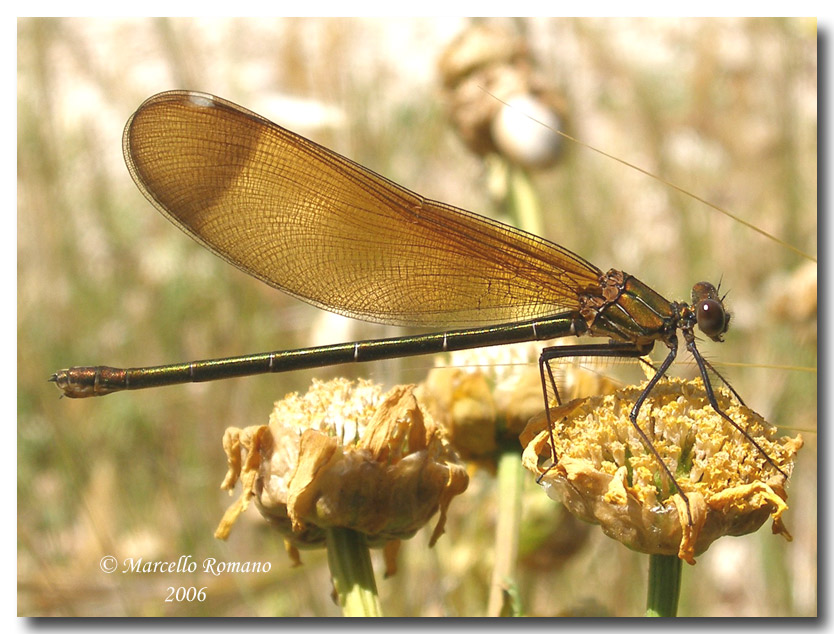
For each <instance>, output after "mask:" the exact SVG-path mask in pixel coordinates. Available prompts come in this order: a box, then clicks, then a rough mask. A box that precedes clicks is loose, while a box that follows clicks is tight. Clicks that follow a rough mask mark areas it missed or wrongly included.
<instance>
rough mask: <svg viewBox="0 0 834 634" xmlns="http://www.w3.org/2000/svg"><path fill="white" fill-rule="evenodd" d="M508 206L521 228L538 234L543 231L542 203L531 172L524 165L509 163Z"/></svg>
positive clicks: (516, 223)
mask: <svg viewBox="0 0 834 634" xmlns="http://www.w3.org/2000/svg"><path fill="white" fill-rule="evenodd" d="M507 169H508V170H509V174H508V175H507V189H508V196H507V198H508V200H507V207H508V209H509V211H510V213H511V214H512V217H513V222H514V223H515V225H516V226H517V227H519V228H520V229H524V231H529V232H530V233H534V234H536V235H541V234H542V233H543V227H542V221H541V215H542V214H541V204H539V196H538V193H537V192H536V188H535V186H534V185H533V181H532V180H530V174H529V173H528V172H527V170H525V169H524V168H523V167H518V166H516V165H511V164H509V163H508V164H507Z"/></svg>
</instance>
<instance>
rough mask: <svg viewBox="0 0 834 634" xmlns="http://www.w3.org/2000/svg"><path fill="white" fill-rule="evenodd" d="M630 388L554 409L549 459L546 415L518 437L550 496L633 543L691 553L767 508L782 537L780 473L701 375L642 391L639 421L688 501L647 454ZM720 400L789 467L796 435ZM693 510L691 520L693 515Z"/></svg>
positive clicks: (749, 523) (756, 523)
mask: <svg viewBox="0 0 834 634" xmlns="http://www.w3.org/2000/svg"><path fill="white" fill-rule="evenodd" d="M642 390H643V387H642V386H632V387H627V388H625V389H622V390H619V391H617V392H616V393H615V394H611V395H608V396H604V397H593V398H589V399H577V400H575V401H572V402H570V403H567V404H566V405H564V406H563V407H561V408H556V409H554V410H552V411H551V415H552V419H553V420H554V422H555V430H554V437H555V442H556V452H557V455H558V458H559V459H558V463H557V464H556V465H555V466H554V467H552V468H549V469H548V468H547V466H543V465H545V464H546V463H548V462H549V460H550V458H551V448H550V444H549V435H548V433H547V430H546V429H545V427H546V418H545V415H544V413H542V414H541V415H540V416H538V417H537V418H536V419H534V420H533V421H531V423H530V425H528V429H526V430H525V432H524V434H523V435H522V443H523V444H525V445H526V448H525V450H524V455H523V458H522V461H523V463H524V465H525V466H526V467H527V468H528V469H529V470H531V471H533V472H534V473H536V474H537V476H539V477H541V482H542V484H543V485H544V486H545V487H546V488H547V489H548V495H550V496H551V497H554V498H556V499H559V500H561V501H562V502H563V503H564V504H565V506H566V507H567V508H568V509H569V510H570V511H571V512H573V513H574V514H575V515H577V516H579V517H581V518H582V519H585V520H587V521H589V522H593V523H598V524H600V525H601V526H602V529H603V531H604V532H605V533H606V534H607V535H608V536H609V537H612V538H614V539H617V540H618V541H621V542H622V543H624V544H626V545H627V546H629V547H630V548H633V549H634V550H638V551H641V552H645V553H652V554H665V555H671V554H677V555H678V556H679V557H680V558H681V559H683V560H685V561H687V562H689V563H691V564H692V563H695V555H700V554H701V553H703V552H704V551H705V550H706V549H707V548H708V547H709V545H710V544H711V543H712V542H713V541H714V540H716V539H718V538H719V537H721V536H723V535H744V534H747V533H750V532H753V531H755V530H758V528H759V527H761V525H762V524H763V523H764V522H765V520H766V519H767V517H768V516H771V517H772V518H773V532H774V533H781V534H782V535H784V536H785V537H786V538H787V539H790V535H789V533H788V532H787V530H786V529H785V527H784V525H783V524H782V521H781V517H782V514H783V513H784V512H785V510H786V509H787V504H786V503H785V502H786V500H787V493H786V492H785V484H786V483H785V477H784V476H783V475H782V474H781V473H779V472H778V471H777V470H776V469H775V468H774V467H773V466H772V465H771V464H769V463H768V461H767V460H766V458H765V457H764V456H763V455H762V453H761V452H760V451H758V450H757V449H756V448H755V447H754V446H753V445H752V444H751V443H750V441H749V440H748V439H746V438H745V437H744V436H743V435H742V434H741V433H740V432H739V431H738V430H736V429H735V428H734V427H733V426H732V425H730V424H729V423H728V422H727V421H725V420H724V419H723V418H721V417H720V416H719V415H718V414H717V413H716V412H715V410H714V409H713V408H712V407H711V406H710V404H709V402H708V401H707V399H706V394H705V392H704V388H703V383H702V382H701V381H700V379H697V380H694V381H690V382H686V381H682V380H676V379H670V380H666V381H662V382H661V383H660V384H658V385H657V386H656V387H655V388H654V389H653V390H652V392H651V395H650V396H649V398H648V399H646V401H645V403H644V404H643V407H642V409H641V411H640V415H639V417H638V423H639V424H640V425H641V426H642V429H643V430H644V431H645V432H646V434H647V435H648V437H649V438H650V439H651V441H652V444H653V446H654V448H655V449H656V450H657V451H658V453H659V454H660V456H661V457H662V458H663V460H664V463H665V464H666V465H667V466H668V467H669V469H670V470H671V472H672V473H674V474H675V479H676V480H677V482H678V484H679V486H680V487H681V489H682V490H683V491H684V493H685V494H686V498H687V500H688V502H689V505H688V510H687V505H686V502H685V501H684V500H683V498H682V497H681V495H680V494H679V493H677V491H676V490H675V489H674V488H673V486H672V485H671V483H670V482H668V481H667V480H668V478H666V476H665V474H664V472H663V471H662V468H661V466H660V465H659V464H658V463H657V460H656V458H655V457H654V456H653V455H652V454H651V453H649V452H648V450H647V449H646V448H645V446H644V445H643V443H642V442H641V440H640V438H639V436H638V434H637V433H636V431H635V430H634V427H633V426H632V425H631V423H630V421H629V419H628V415H629V413H630V411H631V408H632V406H633V404H634V402H635V400H636V399H637V398H638V396H639V395H640V394H641V393H642ZM716 397H717V398H718V402H719V405H720V406H721V407H722V409H724V411H725V412H726V413H727V414H728V415H729V416H730V417H731V418H732V419H733V421H735V422H736V423H738V424H739V425H740V426H741V427H742V428H743V429H745V430H746V432H747V434H749V435H750V436H751V437H752V438H754V439H755V440H756V442H757V443H758V444H759V446H760V447H762V449H763V450H764V451H765V452H766V453H767V455H768V456H769V457H770V459H771V460H773V462H774V463H775V464H777V465H778V466H779V468H780V469H781V470H782V471H784V472H785V473H787V474H790V472H791V471H792V470H793V460H794V456H795V454H796V452H797V451H798V450H799V449H800V448H801V447H802V443H803V441H802V438H801V436H797V437H796V438H790V437H787V436H786V437H782V438H779V439H777V438H776V429H775V428H774V427H772V426H770V425H768V424H767V423H766V422H765V421H764V420H763V419H762V418H761V417H760V416H759V415H758V414H756V413H755V412H753V411H751V410H750V409H748V408H746V407H743V406H740V405H738V404H736V403H734V402H733V401H732V400H731V398H730V395H729V394H728V392H727V391H726V390H723V389H719V390H716ZM690 514H691V521H690Z"/></svg>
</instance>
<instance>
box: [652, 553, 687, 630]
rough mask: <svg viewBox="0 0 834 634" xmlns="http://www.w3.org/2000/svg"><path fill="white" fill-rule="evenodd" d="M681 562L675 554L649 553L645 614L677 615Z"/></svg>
mask: <svg viewBox="0 0 834 634" xmlns="http://www.w3.org/2000/svg"><path fill="white" fill-rule="evenodd" d="M681 568H682V562H681V560H680V559H679V558H678V557H677V556H675V555H649V596H648V600H647V601H646V616H677V613H678V598H679V597H680V591H681Z"/></svg>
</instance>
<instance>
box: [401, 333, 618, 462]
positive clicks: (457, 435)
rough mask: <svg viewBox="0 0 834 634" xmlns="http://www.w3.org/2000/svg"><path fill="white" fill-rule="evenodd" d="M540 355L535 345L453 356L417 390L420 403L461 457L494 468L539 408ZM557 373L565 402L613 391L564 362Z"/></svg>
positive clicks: (595, 376) (604, 382)
mask: <svg viewBox="0 0 834 634" xmlns="http://www.w3.org/2000/svg"><path fill="white" fill-rule="evenodd" d="M540 354H541V344H539V343H538V342H530V343H519V344H512V345H507V346H495V347H490V348H475V349H472V350H461V351H458V352H453V353H451V354H449V355H448V358H446V359H445V360H444V361H441V362H438V363H439V364H444V365H443V366H442V367H437V368H435V369H433V370H432V371H431V372H429V374H428V376H427V377H426V380H425V381H424V382H423V383H421V384H420V385H419V386H418V388H417V395H418V398H419V400H420V403H421V404H423V405H425V407H426V408H427V409H428V410H429V412H431V414H432V417H433V418H434V420H436V421H437V423H438V424H439V425H441V426H442V427H443V429H444V431H445V432H446V435H447V436H448V438H449V441H450V442H451V443H452V445H453V446H454V447H455V449H456V450H457V452H458V454H459V455H460V456H461V458H463V459H464V460H467V461H471V462H473V463H475V464H476V465H478V466H481V467H485V468H487V469H493V468H494V467H495V461H496V459H497V456H498V453H499V452H500V451H502V450H507V449H509V450H511V451H517V450H518V436H519V434H520V433H521V432H522V430H523V429H524V427H525V426H526V425H527V422H528V421H529V420H530V419H531V418H532V417H533V416H535V415H536V414H539V413H541V411H542V407H543V397H542V383H541V376H540V374H539V368H538V364H537V361H538V358H539V355H540ZM557 371H560V380H559V383H560V385H561V386H563V387H562V388H561V392H562V397H563V398H575V397H577V396H580V395H586V394H590V393H594V394H599V393H607V392H609V391H612V390H613V384H611V383H610V381H608V380H607V379H605V378H604V377H603V376H602V375H600V374H599V373H595V372H592V371H590V370H587V369H585V368H583V367H579V366H574V365H569V364H567V363H565V364H563V365H562V366H561V367H559V368H557Z"/></svg>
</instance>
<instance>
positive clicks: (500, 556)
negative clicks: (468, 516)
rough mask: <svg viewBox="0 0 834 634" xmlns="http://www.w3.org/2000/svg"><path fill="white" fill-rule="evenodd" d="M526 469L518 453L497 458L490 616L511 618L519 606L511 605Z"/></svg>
mask: <svg viewBox="0 0 834 634" xmlns="http://www.w3.org/2000/svg"><path fill="white" fill-rule="evenodd" d="M524 473H525V471H524V468H523V467H522V466H521V460H520V459H519V455H518V452H514V451H505V452H503V453H501V455H500V457H499V459H498V516H497V520H496V526H495V561H494V568H493V570H492V585H491V588H490V592H489V605H488V607H487V614H488V615H489V616H512V615H515V613H516V612H517V610H518V606H513V605H508V603H510V604H511V603H512V601H511V599H510V597H511V595H512V593H511V592H510V591H509V590H510V588H509V587H508V586H512V584H513V583H514V582H515V579H516V567H517V560H518V539H519V531H520V527H521V487H522V485H523V484H524Z"/></svg>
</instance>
